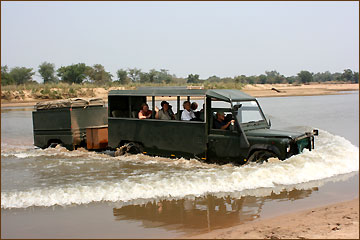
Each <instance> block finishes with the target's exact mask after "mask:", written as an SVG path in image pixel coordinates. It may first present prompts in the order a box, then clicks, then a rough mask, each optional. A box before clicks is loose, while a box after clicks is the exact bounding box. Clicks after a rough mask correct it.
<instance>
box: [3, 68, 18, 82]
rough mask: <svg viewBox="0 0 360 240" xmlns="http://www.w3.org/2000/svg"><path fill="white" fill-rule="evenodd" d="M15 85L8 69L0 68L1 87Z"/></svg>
mask: <svg viewBox="0 0 360 240" xmlns="http://www.w3.org/2000/svg"><path fill="white" fill-rule="evenodd" d="M11 84H15V81H14V79H13V78H12V77H11V76H10V73H9V68H8V66H7V65H5V66H1V85H2V86H5V85H11Z"/></svg>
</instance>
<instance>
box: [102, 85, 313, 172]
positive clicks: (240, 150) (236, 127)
mask: <svg viewBox="0 0 360 240" xmlns="http://www.w3.org/2000/svg"><path fill="white" fill-rule="evenodd" d="M169 98H170V99H175V101H176V106H177V113H175V119H172V120H159V119H155V118H154V117H155V109H156V108H155V105H156V104H155V103H156V101H161V100H162V99H169ZM184 100H188V101H192V100H194V101H199V100H201V101H203V102H204V105H203V108H202V109H201V110H200V111H199V112H198V116H199V117H198V118H197V119H196V121H183V120H181V112H182V111H181V109H182V107H181V106H180V105H182V102H183V101H184ZM143 103H150V104H149V107H150V109H152V111H153V113H152V117H151V118H150V119H138V117H137V116H138V112H139V110H140V107H141V105H142V104H143ZM220 112H223V113H225V115H226V119H227V120H228V121H230V120H234V121H233V122H234V124H231V125H229V128H228V129H224V130H222V129H218V128H216V125H215V121H216V118H217V115H216V114H217V113H220ZM270 127H271V123H270V122H268V121H267V120H266V118H265V115H264V113H263V111H262V110H261V107H260V105H259V103H258V101H257V100H256V99H255V98H254V97H252V96H250V95H247V94H245V93H243V92H241V91H238V90H231V89H218V90H215V89H211V90H205V89H187V88H179V87H170V88H139V89H137V90H112V91H110V92H109V95H108V147H109V148H110V149H114V150H115V149H117V150H116V152H115V155H122V154H126V153H133V154H136V153H142V154H147V155H152V156H164V157H170V158H179V157H184V158H196V159H198V160H201V161H204V162H208V163H219V164H226V163H233V164H237V165H242V164H247V163H249V162H264V161H267V160H268V159H269V158H278V159H280V160H285V159H286V158H289V157H290V156H292V155H296V154H299V153H301V152H302V151H303V149H305V148H307V149H309V150H310V151H311V150H312V149H313V148H314V136H315V135H317V134H318V131H317V130H313V131H312V132H306V133H299V132H288V131H280V130H273V129H271V128H270Z"/></svg>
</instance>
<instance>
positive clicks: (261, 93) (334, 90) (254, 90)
mask: <svg viewBox="0 0 360 240" xmlns="http://www.w3.org/2000/svg"><path fill="white" fill-rule="evenodd" d="M113 89H117V88H110V89H109V90H113ZM358 90H359V84H325V83H322V84H318V83H313V84H309V85H304V84H303V85H292V84H254V85H250V84H248V85H245V86H244V87H243V89H241V91H243V92H245V93H247V94H249V95H251V96H254V97H285V96H312V95H330V94H340V92H343V91H358ZM84 91H85V90H84ZM92 92H93V93H94V94H95V96H92V97H98V98H102V99H104V100H105V101H107V94H108V90H106V89H104V88H94V90H93V91H92ZM24 94H25V96H26V97H25V98H24V99H21V98H20V97H17V98H15V99H13V100H10V101H7V100H4V99H1V106H2V107H24V106H33V105H34V104H35V103H36V102H39V101H48V99H46V100H39V99H34V98H32V97H31V94H30V91H29V93H28V92H27V91H26V90H25V91H24ZM82 97H84V96H82ZM85 97H86V96H85ZM89 97H90V96H89ZM161 99H166V100H175V99H176V98H175V97H173V98H169V97H164V98H161Z"/></svg>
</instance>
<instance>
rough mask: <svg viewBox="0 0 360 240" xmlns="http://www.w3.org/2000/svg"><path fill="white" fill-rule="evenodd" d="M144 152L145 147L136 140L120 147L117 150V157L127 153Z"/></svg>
mask: <svg viewBox="0 0 360 240" xmlns="http://www.w3.org/2000/svg"><path fill="white" fill-rule="evenodd" d="M142 152H143V147H142V146H141V145H140V144H138V143H134V142H129V143H126V144H124V145H123V146H121V147H120V148H118V149H117V150H116V152H115V157H117V156H122V155H125V154H139V153H142Z"/></svg>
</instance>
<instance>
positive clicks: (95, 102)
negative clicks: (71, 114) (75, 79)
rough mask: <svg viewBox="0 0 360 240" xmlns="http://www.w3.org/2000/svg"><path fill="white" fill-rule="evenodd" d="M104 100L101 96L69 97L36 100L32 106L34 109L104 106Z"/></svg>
mask: <svg viewBox="0 0 360 240" xmlns="http://www.w3.org/2000/svg"><path fill="white" fill-rule="evenodd" d="M104 105H105V102H104V101H103V100H102V99H101V98H69V99H61V100H54V101H45V102H38V103H36V105H35V106H34V107H35V109H36V110H46V109H54V108H70V107H83V108H85V107H92V106H104Z"/></svg>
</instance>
